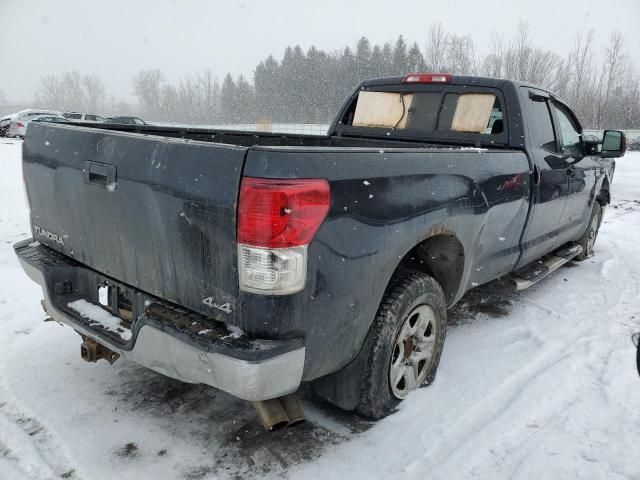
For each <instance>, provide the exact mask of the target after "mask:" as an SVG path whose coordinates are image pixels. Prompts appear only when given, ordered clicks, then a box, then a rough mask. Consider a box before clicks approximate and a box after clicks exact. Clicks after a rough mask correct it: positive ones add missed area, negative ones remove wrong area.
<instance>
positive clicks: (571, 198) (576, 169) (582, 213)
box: [551, 100, 600, 244]
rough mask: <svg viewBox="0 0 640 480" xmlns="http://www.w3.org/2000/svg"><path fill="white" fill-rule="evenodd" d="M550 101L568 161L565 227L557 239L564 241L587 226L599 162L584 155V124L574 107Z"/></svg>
mask: <svg viewBox="0 0 640 480" xmlns="http://www.w3.org/2000/svg"><path fill="white" fill-rule="evenodd" d="M551 104H552V108H553V112H554V118H555V120H556V126H557V128H556V130H557V136H558V139H559V141H558V144H559V147H560V148H559V152H560V153H561V155H562V156H563V158H564V159H565V160H566V162H567V163H568V170H567V172H568V174H569V178H568V181H569V187H568V196H567V203H566V205H565V207H564V211H563V213H562V217H561V219H560V223H561V224H562V229H561V230H560V232H559V235H558V243H560V244H564V243H567V242H570V241H574V240H577V239H578V238H580V237H581V236H582V234H583V233H584V231H585V230H586V228H587V224H588V223H589V219H590V218H591V208H592V206H593V200H594V198H595V192H594V189H595V185H596V174H597V172H596V170H598V169H599V168H600V165H599V164H598V162H597V161H596V160H595V159H594V158H593V157H590V156H585V149H584V145H583V142H582V137H581V135H580V131H581V128H580V125H579V124H578V121H577V119H576V118H575V117H574V115H573V114H572V113H571V110H569V109H568V108H567V107H566V106H564V105H563V104H561V103H560V102H557V101H555V100H553V101H552V102H551Z"/></svg>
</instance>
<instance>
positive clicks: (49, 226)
mask: <svg viewBox="0 0 640 480" xmlns="http://www.w3.org/2000/svg"><path fill="white" fill-rule="evenodd" d="M246 150H247V149H246V148H240V147H235V146H229V145H220V144H214V143H206V142H196V141H187V140H182V139H173V138H166V137H159V136H151V135H142V134H132V133H124V132H115V131H109V130H101V129H93V128H84V127H71V126H62V125H53V124H44V123H38V122H33V124H32V125H31V126H30V128H29V130H28V135H27V139H26V141H25V144H24V156H23V171H24V179H25V184H26V189H27V195H28V198H29V203H30V207H31V223H32V230H33V234H34V238H35V239H36V240H38V241H40V242H41V243H44V244H46V245H47V246H49V247H51V248H54V249H56V250H58V251H60V252H62V253H64V254H66V255H68V256H70V257H72V258H74V259H76V260H77V261H79V262H81V263H83V264H85V265H87V266H89V267H91V268H93V269H94V270H97V271H98V272H101V273H103V274H104V275H107V276H109V277H112V278H113V279H115V280H118V281H120V282H123V283H125V284H128V285H130V286H133V287H135V288H138V289H140V290H143V291H145V292H147V293H150V294H152V295H156V296H158V297H161V298H163V299H165V300H169V301H171V302H174V303H177V304H180V305H183V306H185V307H187V308H191V309H193V310H196V311H200V312H201V313H204V314H207V315H211V316H219V317H220V316H222V317H221V318H223V319H224V320H227V321H228V320H230V317H229V315H230V312H235V310H236V309H235V301H236V297H237V289H238V279H237V267H236V265H237V261H236V203H237V198H238V191H239V185H240V178H241V174H242V167H243V163H244V158H245V154H246ZM206 299H209V301H208V303H207V304H205V303H203V300H206ZM212 304H216V305H226V307H225V308H224V310H225V311H226V312H225V311H221V310H220V309H214V308H212V307H210V306H208V305H212Z"/></svg>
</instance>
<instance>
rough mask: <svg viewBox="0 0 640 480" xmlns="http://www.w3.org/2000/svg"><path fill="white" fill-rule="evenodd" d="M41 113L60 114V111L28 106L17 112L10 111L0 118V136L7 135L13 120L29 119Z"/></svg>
mask: <svg viewBox="0 0 640 480" xmlns="http://www.w3.org/2000/svg"><path fill="white" fill-rule="evenodd" d="M42 115H62V113H61V112H58V111H57V110H44V109H41V108H28V109H26V110H20V111H19V112H18V113H12V114H11V115H6V116H4V117H2V118H0V136H5V135H6V136H9V132H8V130H9V127H10V125H11V122H12V121H13V120H27V121H29V120H30V118H31V117H36V116H42Z"/></svg>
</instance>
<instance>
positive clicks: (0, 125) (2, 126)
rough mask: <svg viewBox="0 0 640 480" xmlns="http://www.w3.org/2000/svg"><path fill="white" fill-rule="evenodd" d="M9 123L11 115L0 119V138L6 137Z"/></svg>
mask: <svg viewBox="0 0 640 480" xmlns="http://www.w3.org/2000/svg"><path fill="white" fill-rule="evenodd" d="M10 123H11V115H5V116H4V117H0V137H4V136H6V135H7V130H9V124H10Z"/></svg>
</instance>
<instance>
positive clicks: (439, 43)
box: [425, 22, 448, 72]
mask: <svg viewBox="0 0 640 480" xmlns="http://www.w3.org/2000/svg"><path fill="white" fill-rule="evenodd" d="M447 37H448V35H447V34H446V32H445V31H444V30H443V29H442V23H440V22H438V23H432V24H431V26H429V35H428V37H427V51H426V55H425V61H426V64H427V68H428V69H430V70H431V71H433V72H442V71H444V70H445V69H446V58H447Z"/></svg>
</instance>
